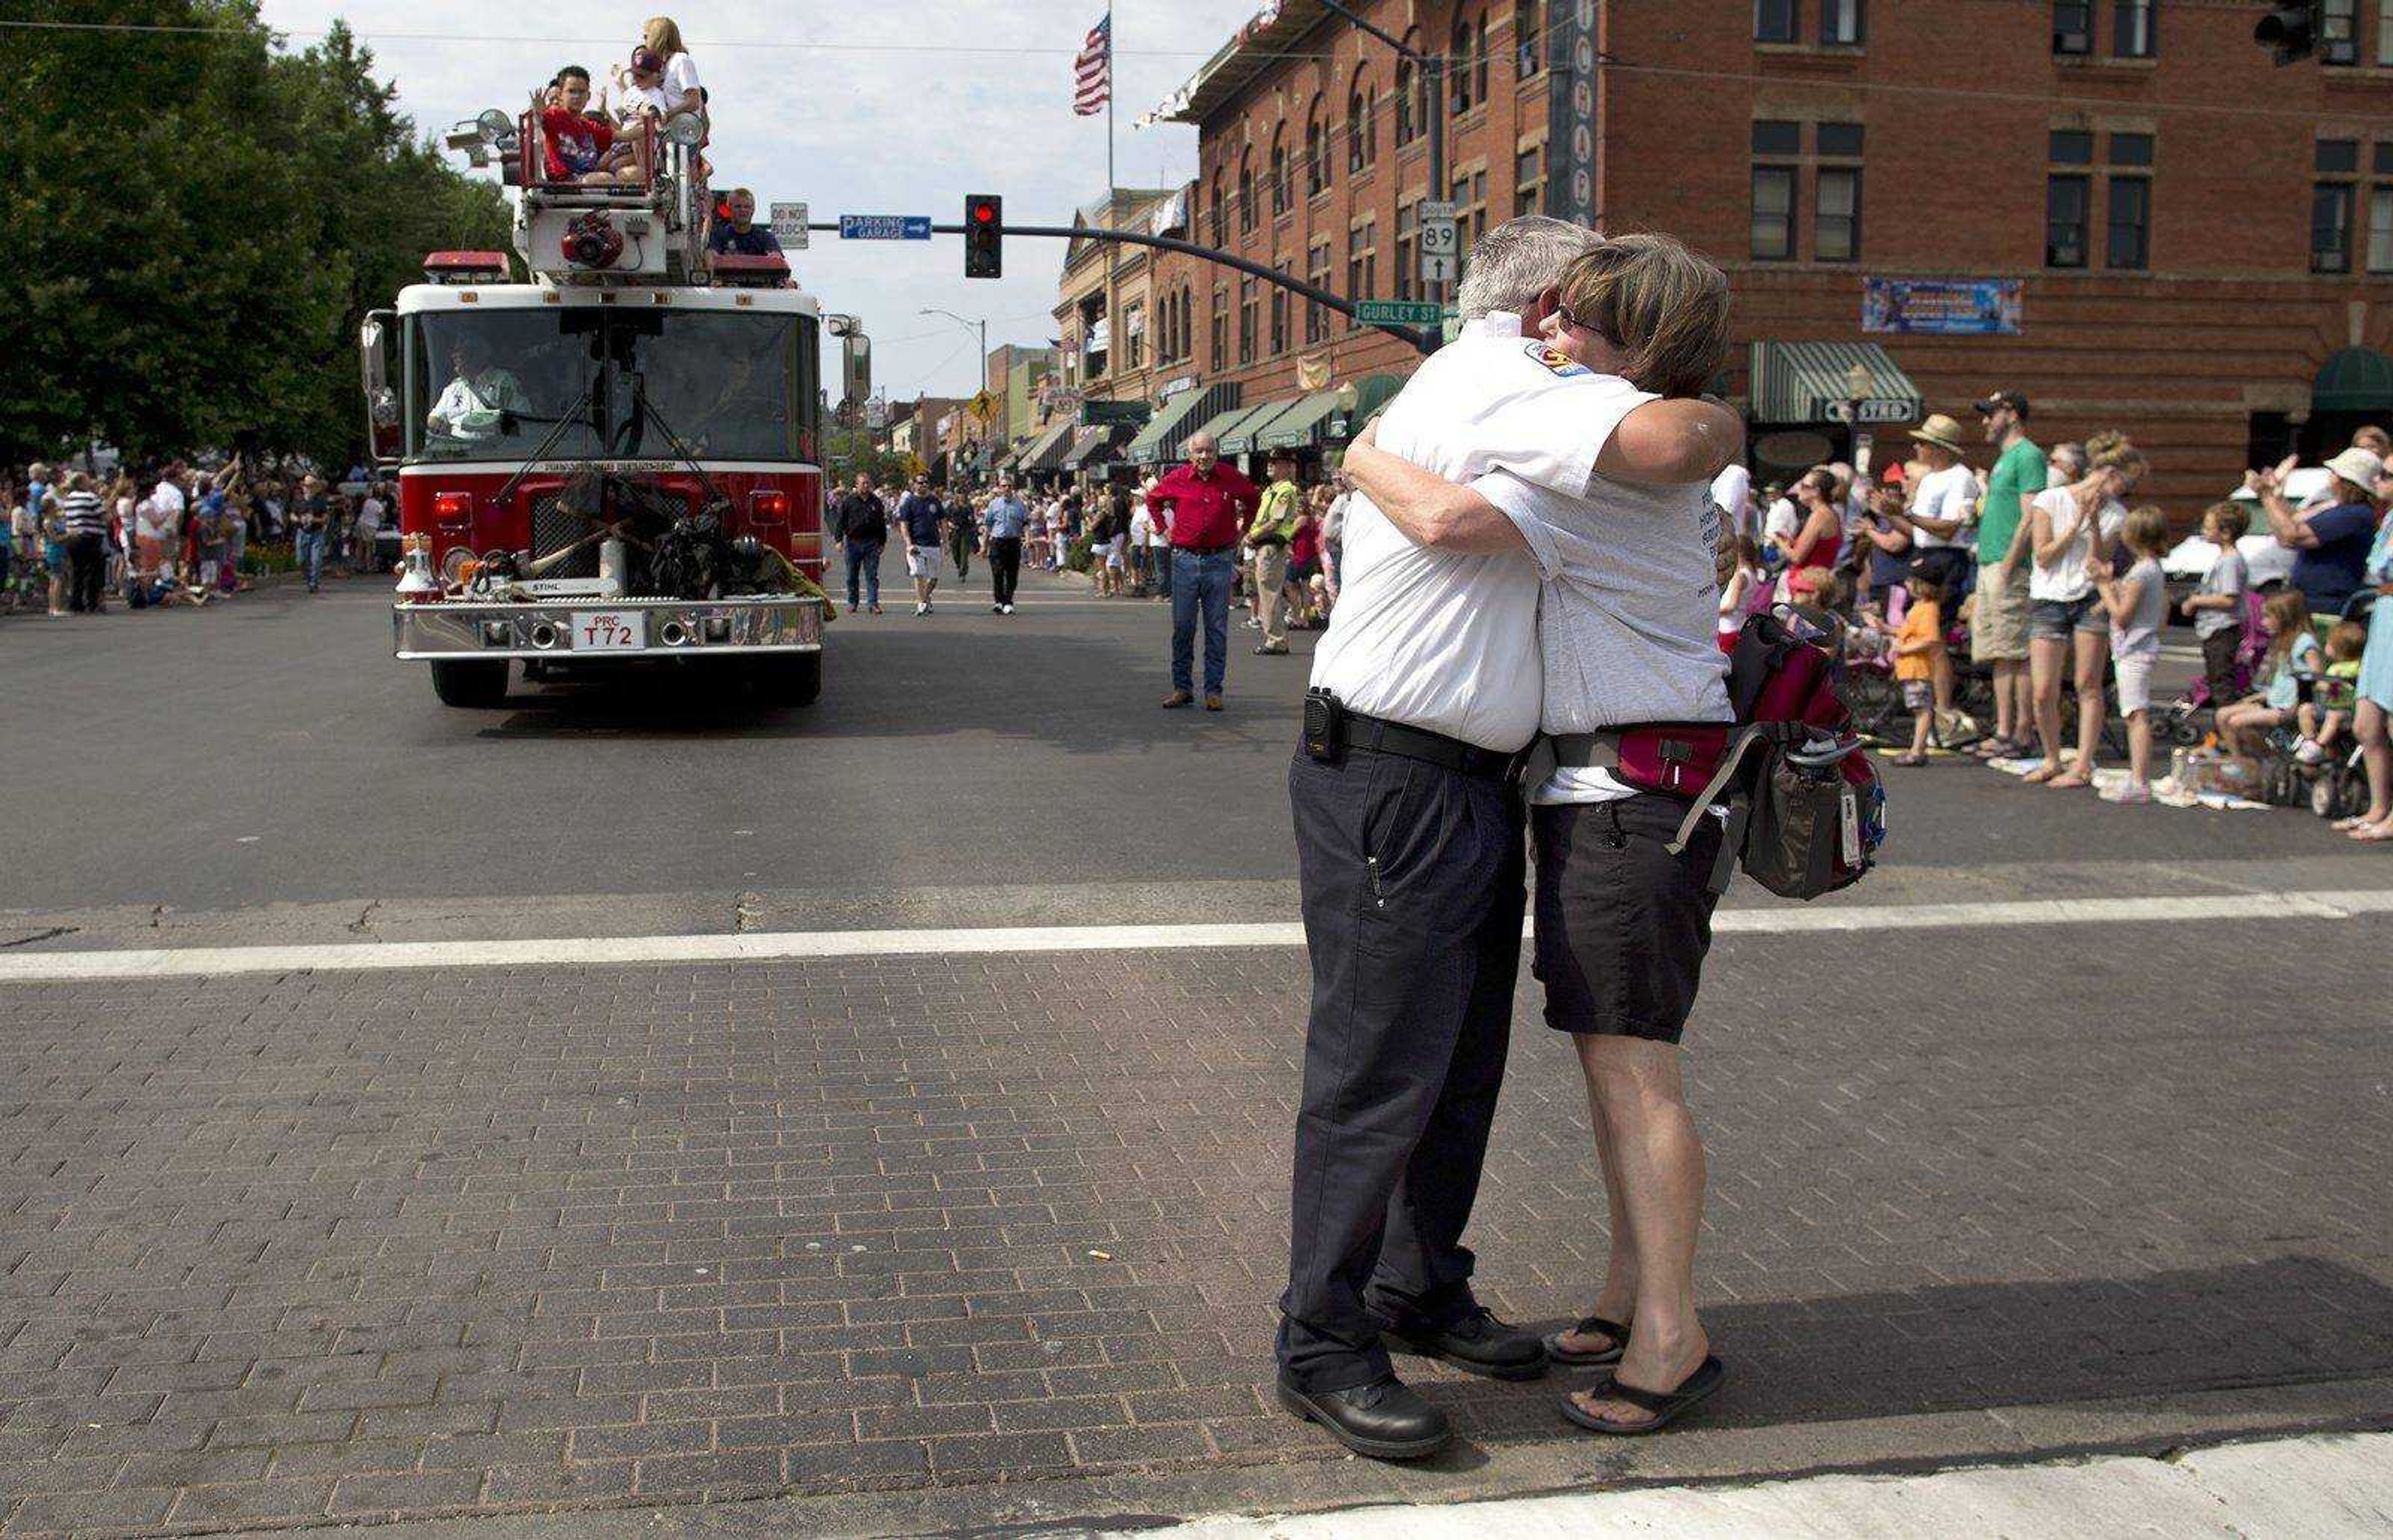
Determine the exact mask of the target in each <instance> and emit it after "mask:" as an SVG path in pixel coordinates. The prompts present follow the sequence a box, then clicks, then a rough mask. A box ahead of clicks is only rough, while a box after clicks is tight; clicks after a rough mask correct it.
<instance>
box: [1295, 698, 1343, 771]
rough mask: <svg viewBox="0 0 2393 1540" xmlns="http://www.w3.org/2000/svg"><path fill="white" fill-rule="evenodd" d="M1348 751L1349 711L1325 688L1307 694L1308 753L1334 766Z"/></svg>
mask: <svg viewBox="0 0 2393 1540" xmlns="http://www.w3.org/2000/svg"><path fill="white" fill-rule="evenodd" d="M1345 749H1346V708H1345V707H1344V706H1342V705H1340V704H1339V701H1338V698H1337V697H1336V696H1334V695H1332V694H1330V693H1329V692H1328V691H1327V690H1325V689H1318V688H1315V689H1310V690H1307V691H1305V692H1304V751H1305V752H1306V753H1307V754H1309V755H1311V756H1312V757H1313V758H1314V759H1316V760H1319V761H1321V762H1322V763H1325V764H1326V763H1332V762H1334V761H1336V759H1337V758H1338V756H1339V755H1340V754H1341V753H1343V752H1344V751H1345Z"/></svg>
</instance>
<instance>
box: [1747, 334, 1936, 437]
mask: <svg viewBox="0 0 2393 1540" xmlns="http://www.w3.org/2000/svg"><path fill="white" fill-rule="evenodd" d="M1857 367H1858V368H1859V369H1860V370H1861V371H1862V372H1863V376H1865V377H1866V379H1865V382H1864V380H1863V378H1857V377H1856V376H1855V375H1854V373H1853V371H1854V370H1855V368H1857ZM1863 383H1866V385H1867V387H1868V388H1867V392H1866V393H1865V394H1863V396H1862V397H1861V398H1860V401H1861V420H1862V421H1863V422H1864V423H1915V422H1917V421H1918V420H1919V414H1920V411H1921V402H1920V397H1919V387H1918V386H1917V385H1913V384H1912V383H1911V376H1910V375H1908V374H1905V373H1904V372H1903V368H1902V366H1901V365H1899V364H1897V363H1896V362H1895V361H1894V359H1893V358H1892V357H1891V356H1890V355H1889V354H1888V352H1887V350H1886V349H1885V348H1883V347H1881V346H1878V345H1877V344H1876V343H1874V342H1757V343H1755V344H1754V345H1753V395H1752V401H1753V404H1752V408H1751V411H1750V415H1751V417H1752V419H1753V421H1755V422H1757V423H1841V422H1843V421H1844V420H1845V410H1846V403H1847V402H1848V401H1850V400H1852V399H1853V398H1854V395H1853V390H1854V386H1855V385H1862V384H1863Z"/></svg>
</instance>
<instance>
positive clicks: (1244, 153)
mask: <svg viewBox="0 0 2393 1540" xmlns="http://www.w3.org/2000/svg"><path fill="white" fill-rule="evenodd" d="M1254 232H1255V168H1254V151H1253V150H1239V151H1238V233H1239V234H1240V235H1252V234H1254Z"/></svg>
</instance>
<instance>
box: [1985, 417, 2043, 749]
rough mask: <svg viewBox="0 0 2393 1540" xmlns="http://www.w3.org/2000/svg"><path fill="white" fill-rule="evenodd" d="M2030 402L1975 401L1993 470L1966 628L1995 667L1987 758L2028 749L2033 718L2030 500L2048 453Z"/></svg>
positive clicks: (2038, 489) (2040, 485) (2039, 489)
mask: <svg viewBox="0 0 2393 1540" xmlns="http://www.w3.org/2000/svg"><path fill="white" fill-rule="evenodd" d="M2028 412H2029V408H2028V400H2027V398H2026V397H2025V396H2022V395H2020V393H2019V392H2018V391H2016V390H1998V391H1996V392H1994V394H1993V395H1992V396H1989V397H1987V398H1985V399H1984V400H1982V401H1980V402H1979V403H1978V415H1979V416H1980V417H1981V418H1983V419H1985V430H1986V442H1987V443H1989V444H1992V445H1993V446H1994V451H1995V459H1994V470H1993V472H1992V473H1991V474H1989V475H1988V476H1987V477H1986V490H1985V495H1984V496H1983V497H1981V499H1980V500H1979V502H1978V606H1977V611H1976V615H1975V618H1974V619H1973V620H1972V621H1971V623H1970V628H1969V656H1970V657H1971V658H1972V659H1976V660H1977V661H1978V662H1981V663H1986V664H1990V665H1992V666H1993V669H1994V737H1992V738H1990V739H1988V740H1987V741H1986V742H1985V743H1983V744H1981V745H1980V746H1979V749H1978V750H1977V751H1978V752H1979V753H1980V754H1981V756H1982V757H1985V758H1993V757H1994V756H1996V755H2003V754H2019V753H2022V752H2024V751H2025V750H2026V748H2027V741H2028V729H2029V724H2031V723H2033V721H2034V720H2035V712H2034V705H2033V700H2032V699H2031V691H2030V685H2029V682H2028V669H2027V642H2028V596H2027V584H2028V568H2029V565H2030V563H2029V551H2028V535H2027V518H2026V516H2025V515H2026V511H2027V504H2028V503H2030V502H2033V501H2034V500H2035V498H2036V496H2037V495H2038V494H2039V493H2041V492H2042V491H2043V490H2044V488H2045V462H2044V451H2043V450H2040V449H2038V448H2036V446H2035V443H2034V441H2033V440H2032V439H2030V438H2029V437H2028V436H2027V420H2028Z"/></svg>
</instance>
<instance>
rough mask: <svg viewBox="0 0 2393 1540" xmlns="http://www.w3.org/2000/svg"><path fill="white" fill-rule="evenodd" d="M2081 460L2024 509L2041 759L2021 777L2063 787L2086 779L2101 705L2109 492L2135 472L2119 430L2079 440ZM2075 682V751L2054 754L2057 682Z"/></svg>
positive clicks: (2113, 519)
mask: <svg viewBox="0 0 2393 1540" xmlns="http://www.w3.org/2000/svg"><path fill="white" fill-rule="evenodd" d="M2086 463H2087V465H2088V467H2089V468H2088V469H2087V471H2086V475H2085V476H2083V477H2082V478H2080V479H2079V480H2078V481H2076V482H2074V483H2073V484H2071V485H2069V486H2066V487H2056V488H2053V489H2051V490H2049V491H2046V492H2042V493H2040V494H2038V495H2037V497H2036V499H2035V501H2034V502H2033V503H2032V504H2031V505H2030V508H2029V513H2028V551H2029V555H2031V556H2033V558H2034V562H2035V566H2034V568H2033V569H2032V570H2031V571H2030V572H2029V574H2028V597H2029V598H2030V599H2031V600H2033V602H2034V609H2033V613H2032V616H2031V619H2030V621H2029V655H2028V662H2029V668H2030V672H2031V676H2032V679H2033V685H2034V688H2035V734H2036V737H2037V739H2038V740H2039V741H2040V742H2041V743H2042V745H2043V747H2044V763H2042V764H2040V765H2038V766H2037V767H2036V768H2034V769H2033V770H2031V771H2029V772H2028V773H2027V775H2026V776H2025V777H2022V779H2024V780H2025V781H2027V783H2028V784H2030V785H2032V786H2033V785H2046V786H2053V787H2058V788H2060V789H2062V790H2074V789H2079V788H2083V787H2088V786H2091V785H2093V784H2094V757H2095V753H2096V751H2097V750H2099V748H2100V746H2101V741H2102V724H2103V723H2104V721H2106V720H2107V719H2108V717H2109V714H2110V707H2109V704H2108V700H2107V698H2106V696H2105V695H2104V693H2103V688H2102V686H2103V682H2104V681H2103V675H2104V674H2105V673H2106V672H2108V671H2107V670H2106V668H2105V666H2104V665H2105V664H2106V663H2107V662H2108V661H2109V655H2110V650H2111V624H2110V617H2109V616H2108V615H2106V614H2104V613H2103V612H2102V606H2101V599H2100V596H2099V595H2098V594H2096V593H2095V592H2094V585H2095V584H2096V583H2097V582H2099V581H2103V580H2106V579H2108V578H2109V577H2110V576H2111V568H2110V551H2111V545H2112V542H2114V541H2116V540H2117V539H2118V538H2119V529H2120V527H2121V526H2122V525H2124V524H2125V523H2126V520H2127V508H2126V504H2125V503H2124V502H2120V501H2119V500H2120V499H2121V498H2122V497H2124V496H2125V494H2126V493H2128V492H2129V491H2132V490H2133V489H2135V485H2136V483H2137V482H2138V480H2140V479H2141V478H2142V476H2143V474H2144V457H2143V455H2142V454H2141V453H2139V452H2138V450H2137V449H2136V447H2135V445H2133V444H2131V443H2129V442H2128V441H2127V436H2126V435H2125V434H2123V433H2101V434H2096V435H2095V436H2094V437H2092V438H2089V439H2087V440H2086ZM2064 677H2068V678H2073V681H2074V683H2075V685H2076V688H2077V757H2076V762H2075V763H2073V764H2071V765H2069V766H2067V767H2066V768H2064V767H2063V766H2062V763H2061V721H2060V686H2061V682H2062V680H2063V678H2064Z"/></svg>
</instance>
